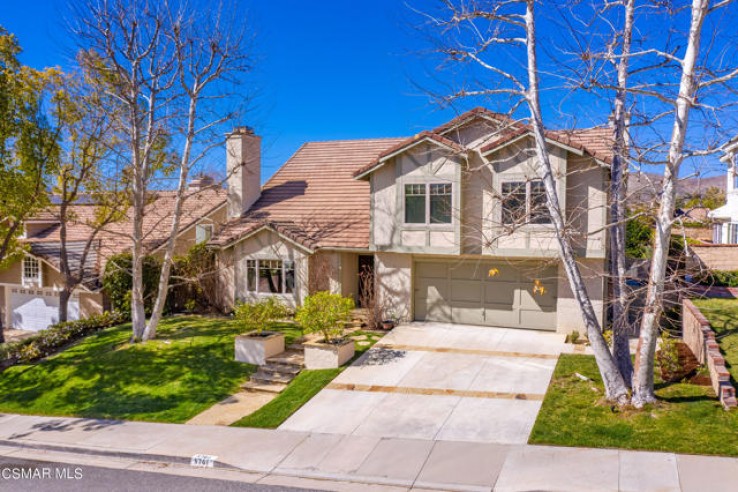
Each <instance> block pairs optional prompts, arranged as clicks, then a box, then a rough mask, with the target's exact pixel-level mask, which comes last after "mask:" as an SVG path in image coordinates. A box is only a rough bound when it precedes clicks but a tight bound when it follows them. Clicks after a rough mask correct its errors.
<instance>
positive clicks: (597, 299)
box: [556, 259, 606, 335]
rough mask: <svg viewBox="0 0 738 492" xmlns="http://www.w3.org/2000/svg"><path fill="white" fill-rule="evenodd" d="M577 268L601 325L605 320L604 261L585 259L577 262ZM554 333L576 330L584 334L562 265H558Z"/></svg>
mask: <svg viewBox="0 0 738 492" xmlns="http://www.w3.org/2000/svg"><path fill="white" fill-rule="evenodd" d="M579 267H580V270H581V272H582V277H584V284H585V286H586V288H587V291H588V292H589V296H590V298H591V299H592V305H593V307H594V310H595V312H596V313H597V319H598V320H599V322H600V325H602V323H603V320H604V319H605V297H604V296H605V280H604V279H605V268H606V264H605V260H603V259H586V260H581V261H580V262H579ZM556 311H557V313H556V324H557V327H556V331H557V332H559V333H571V332H572V331H574V330H576V331H578V332H579V333H581V334H582V335H584V334H586V328H585V327H584V322H583V321H582V312H581V309H580V307H579V303H577V301H576V300H575V299H574V294H573V293H572V291H571V288H570V287H569V279H568V278H567V276H566V272H565V271H564V266H563V264H560V265H559V285H558V299H557V301H556Z"/></svg>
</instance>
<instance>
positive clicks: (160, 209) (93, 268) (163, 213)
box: [23, 186, 226, 280]
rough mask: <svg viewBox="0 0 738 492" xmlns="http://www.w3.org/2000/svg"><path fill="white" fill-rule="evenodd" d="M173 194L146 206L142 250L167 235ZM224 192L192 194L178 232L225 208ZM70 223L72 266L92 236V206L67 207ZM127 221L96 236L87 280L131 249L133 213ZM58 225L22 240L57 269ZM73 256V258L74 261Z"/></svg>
mask: <svg viewBox="0 0 738 492" xmlns="http://www.w3.org/2000/svg"><path fill="white" fill-rule="evenodd" d="M175 198H176V194H175V192H174V191H158V192H155V194H154V195H153V196H152V199H151V201H150V203H149V204H148V205H147V206H146V211H145V215H144V226H143V230H144V248H145V249H146V250H147V251H149V252H152V251H154V250H155V249H157V248H158V247H160V246H162V245H163V244H164V243H165V242H166V239H167V237H168V235H169V229H170V227H171V224H172V214H173V211H174V203H175ZM225 202H226V190H225V189H223V188H221V187H216V186H213V187H208V188H204V189H202V190H199V191H197V192H193V193H191V194H190V195H189V196H188V197H187V199H186V200H185V202H184V206H183V210H182V218H181V221H180V231H183V230H185V229H187V228H189V227H191V226H192V225H193V224H194V223H195V222H197V220H199V219H200V218H202V217H204V216H206V215H208V214H210V213H212V212H213V211H214V210H215V209H217V208H219V207H221V206H223V205H225ZM70 208H71V210H70V217H73V219H72V220H70V222H69V224H68V226H67V245H68V247H69V249H70V255H69V256H70V259H71V261H72V263H73V264H74V262H75V261H76V262H77V265H79V257H80V256H81V249H82V248H83V244H84V243H86V242H87V240H88V239H89V237H90V235H91V234H92V228H91V227H90V226H89V225H87V224H89V223H90V222H91V221H92V220H93V219H94V215H95V207H93V206H90V205H73V206H72V207H70ZM40 216H41V217H42V218H43V220H44V221H45V220H48V219H49V218H54V217H58V208H57V207H56V206H52V207H50V208H49V209H47V210H46V211H44V212H43V213H42V214H41V215H40ZM127 217H128V218H127V220H123V221H120V222H115V223H112V224H108V225H107V226H106V227H105V228H104V229H103V230H102V231H100V232H99V233H98V234H97V236H96V237H95V241H94V247H93V251H92V252H91V253H90V254H89V255H88V257H87V259H86V262H85V263H86V265H87V266H86V268H87V269H89V272H90V273H88V272H85V273H86V275H85V277H86V280H87V279H88V278H90V277H93V276H95V275H99V273H100V269H101V268H103V267H104V264H105V261H107V259H108V258H109V257H110V256H112V255H115V254H118V253H122V252H125V251H127V250H129V249H130V247H131V234H132V229H133V223H132V210H130V209H129V210H128V212H127ZM60 230H61V226H60V225H59V224H58V223H57V224H53V225H51V226H50V227H48V228H46V229H44V230H42V231H40V232H38V233H36V234H34V235H33V236H32V237H29V238H26V239H24V240H23V241H24V243H26V244H28V245H29V246H30V248H31V253H33V254H35V255H37V256H39V257H41V258H43V259H44V260H46V261H48V262H49V263H50V264H51V265H53V266H55V267H56V268H57V269H58V267H59V262H60V255H61V251H60V245H61V237H60ZM75 257H76V259H75Z"/></svg>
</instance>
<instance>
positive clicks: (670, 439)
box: [529, 355, 738, 456]
mask: <svg viewBox="0 0 738 492" xmlns="http://www.w3.org/2000/svg"><path fill="white" fill-rule="evenodd" d="M657 372H658V371H657ZM575 373H579V374H583V375H584V376H587V377H588V378H590V379H591V381H582V380H581V379H580V378H578V377H577V376H576V375H575ZM657 379H658V375H657ZM656 388H657V389H656V395H657V396H658V397H659V398H660V401H659V402H658V403H657V404H655V405H648V406H647V407H646V408H645V409H643V410H635V409H632V408H624V409H619V408H617V407H614V406H612V405H610V404H607V403H605V402H603V394H604V393H603V387H602V381H601V379H600V376H599V372H598V370H597V365H596V363H595V360H594V357H592V356H588V355H562V356H561V357H560V358H559V362H558V364H557V366H556V370H555V371H554V374H553V378H552V380H551V385H550V386H549V388H548V392H547V393H546V398H545V400H544V401H543V406H542V408H541V411H540V412H539V414H538V419H537V420H536V423H535V426H534V427H533V431H532V433H531V436H530V440H529V442H530V443H531V444H553V445H561V446H585V447H597V448H625V449H648V450H656V451H672V452H677V453H689V454H714V455H728V456H738V439H736V436H738V412H736V411H731V412H726V411H725V410H723V408H722V406H721V405H720V403H719V402H718V401H717V399H716V398H715V395H714V393H713V391H712V388H710V387H706V386H695V385H692V384H687V383H675V384H671V383H668V384H667V383H662V382H660V381H658V380H657V385H656Z"/></svg>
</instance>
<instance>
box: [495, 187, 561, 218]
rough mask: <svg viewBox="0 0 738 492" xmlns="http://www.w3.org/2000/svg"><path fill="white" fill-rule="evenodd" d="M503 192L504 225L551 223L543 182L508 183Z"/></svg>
mask: <svg viewBox="0 0 738 492" xmlns="http://www.w3.org/2000/svg"><path fill="white" fill-rule="evenodd" d="M501 191H502V224H503V225H506V226H513V225H522V224H524V223H529V224H550V223H551V216H550V215H549V213H548V208H547V206H546V201H547V197H546V188H545V186H544V185H543V181H528V182H526V181H506V182H503V183H502V190H501Z"/></svg>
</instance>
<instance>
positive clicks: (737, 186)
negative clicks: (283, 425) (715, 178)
mask: <svg viewBox="0 0 738 492" xmlns="http://www.w3.org/2000/svg"><path fill="white" fill-rule="evenodd" d="M733 190H735V191H738V165H734V166H733Z"/></svg>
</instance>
